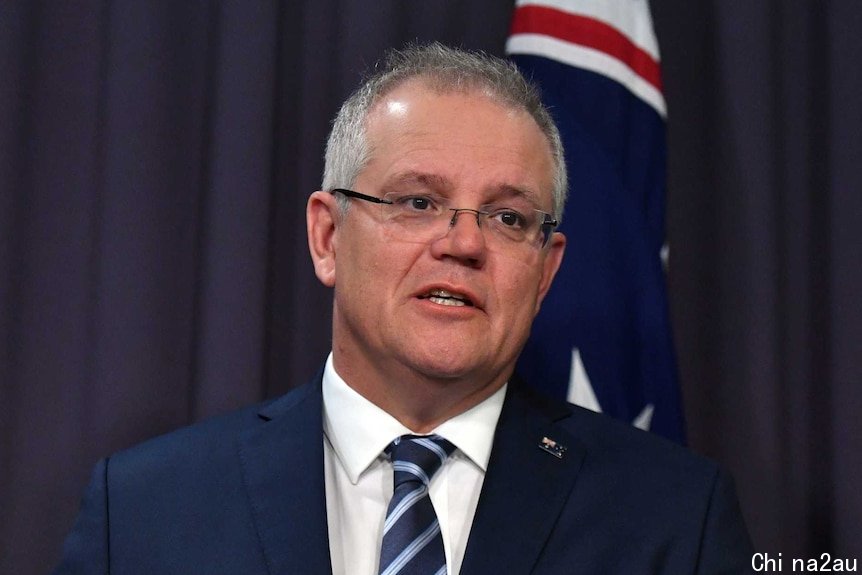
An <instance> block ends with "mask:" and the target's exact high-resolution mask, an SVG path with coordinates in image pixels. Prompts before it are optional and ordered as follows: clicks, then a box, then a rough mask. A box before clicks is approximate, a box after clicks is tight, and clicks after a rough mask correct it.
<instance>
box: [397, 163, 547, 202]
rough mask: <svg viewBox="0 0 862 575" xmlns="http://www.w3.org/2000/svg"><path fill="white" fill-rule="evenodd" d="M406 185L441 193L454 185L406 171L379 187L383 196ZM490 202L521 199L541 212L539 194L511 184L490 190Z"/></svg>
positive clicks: (434, 177)
mask: <svg viewBox="0 0 862 575" xmlns="http://www.w3.org/2000/svg"><path fill="white" fill-rule="evenodd" d="M408 184H419V185H422V186H425V187H427V188H430V189H432V190H434V191H436V192H439V193H442V192H446V191H448V190H451V189H452V188H453V187H454V185H453V184H452V182H450V181H449V179H448V178H446V177H444V176H441V175H438V174H429V173H427V172H417V171H413V170H411V171H408V172H404V173H403V174H399V175H397V176H395V177H394V178H392V179H391V180H389V181H387V182H386V183H385V184H383V186H381V191H382V192H383V193H384V194H385V193H388V192H390V191H398V188H399V187H401V186H404V185H408ZM488 195H489V196H490V199H489V200H488V201H490V202H499V201H501V200H503V201H505V199H506V198H521V199H524V200H525V201H527V202H528V203H529V204H530V205H532V206H533V207H534V208H535V209H537V210H541V205H542V204H541V202H540V201H539V194H537V193H536V192H534V191H533V190H530V189H527V188H521V187H518V186H513V185H511V184H499V185H495V186H493V187H492V188H491V193H490V194H488Z"/></svg>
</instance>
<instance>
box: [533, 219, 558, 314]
mask: <svg viewBox="0 0 862 575" xmlns="http://www.w3.org/2000/svg"><path fill="white" fill-rule="evenodd" d="M545 250H547V251H546V252H545V254H544V258H545V259H544V261H543V262H542V277H541V278H540V279H539V294H538V297H537V298H536V309H535V310H534V311H533V314H534V315H535V314H537V313H539V309H540V308H541V307H542V301H543V300H544V299H545V295H547V293H548V290H549V289H551V282H553V281H554V276H556V275H557V271H559V269H560V264H561V263H562V262H563V254H564V253H565V251H566V236H564V235H563V234H562V233H560V232H554V233H553V234H552V235H551V239H550V240H549V244H548V246H547V247H546V248H545Z"/></svg>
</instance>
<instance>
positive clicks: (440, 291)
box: [429, 289, 467, 299]
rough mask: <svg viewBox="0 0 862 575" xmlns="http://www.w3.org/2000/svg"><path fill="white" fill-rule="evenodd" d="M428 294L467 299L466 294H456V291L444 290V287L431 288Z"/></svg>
mask: <svg viewBox="0 0 862 575" xmlns="http://www.w3.org/2000/svg"><path fill="white" fill-rule="evenodd" d="M429 295H430V296H431V297H435V296H436V297H452V298H455V299H467V296H465V295H462V294H458V293H452V292H450V291H446V290H444V289H432V290H431V292H430V293H429Z"/></svg>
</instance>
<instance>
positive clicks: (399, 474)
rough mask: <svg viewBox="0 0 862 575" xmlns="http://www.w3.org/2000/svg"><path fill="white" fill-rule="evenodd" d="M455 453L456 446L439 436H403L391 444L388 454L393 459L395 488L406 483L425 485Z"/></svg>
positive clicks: (387, 450) (387, 449)
mask: <svg viewBox="0 0 862 575" xmlns="http://www.w3.org/2000/svg"><path fill="white" fill-rule="evenodd" d="M453 451H455V446H454V445H452V444H451V443H450V442H448V441H446V440H445V439H443V438H442V437H440V436H439V435H402V436H401V437H398V438H396V439H395V441H393V442H392V443H390V444H389V446H388V447H387V448H386V453H388V454H389V456H390V457H391V458H392V469H393V470H394V472H395V486H396V487H397V486H398V485H401V484H402V483H404V482H406V481H420V482H422V483H423V484H424V485H426V486H427V485H428V484H429V483H430V482H431V478H432V477H433V476H434V474H435V473H437V470H438V469H440V466H441V465H443V462H444V461H446V458H447V457H449V455H450V454H451V453H452V452H453Z"/></svg>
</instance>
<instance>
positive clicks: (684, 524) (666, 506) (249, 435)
mask: <svg viewBox="0 0 862 575" xmlns="http://www.w3.org/2000/svg"><path fill="white" fill-rule="evenodd" d="M322 429H323V423H322V401H321V391H320V378H319V377H318V378H317V380H316V381H314V382H312V383H311V384H309V385H306V386H304V387H301V388H298V389H296V390H294V391H292V392H291V393H288V394H287V395H285V396H283V397H281V398H280V399H277V400H275V401H272V402H270V403H267V404H264V405H263V406H262V407H261V406H257V407H254V408H249V409H245V410H242V411H239V412H236V413H233V414H230V415H227V416H223V417H218V418H214V419H212V420H210V421H206V422H203V423H201V424H197V425H194V426H192V427H189V428H186V429H182V430H179V431H177V432H174V433H171V434H169V435H166V436H163V437H160V438H157V439H154V440H151V441H148V442H146V443H143V444H141V445H139V446H137V447H135V448H133V449H130V450H128V451H125V452H121V453H119V454H117V455H114V456H112V457H111V458H109V459H107V460H105V461H102V462H100V463H99V464H98V466H97V467H96V470H95V472H94V475H93V479H92V482H91V484H90V486H89V488H88V491H87V494H86V496H85V499H84V502H83V505H82V509H81V512H80V515H79V517H78V519H77V522H76V524H75V527H74V530H73V531H72V533H71V534H70V535H69V537H68V539H67V541H66V546H65V555H64V560H63V563H62V565H61V566H60V567H59V568H58V570H57V573H75V574H97V573H98V574H107V573H113V574H118V575H135V574H142V575H144V574H145V575H155V574H158V575H168V574H183V575H188V574H192V573H206V574H219V573H231V574H242V575H255V574H261V575H262V574H269V575H276V574H317V573H321V574H323V573H330V561H329V543H328V533H327V521H326V500H325V484H324V476H323V437H322ZM546 437H547V438H549V439H552V440H554V441H556V442H557V443H558V444H562V445H564V446H565V447H566V448H567V450H566V451H565V453H564V454H563V456H562V458H558V457H556V456H555V455H553V454H551V453H548V452H547V451H545V450H543V449H541V448H540V447H539V445H540V443H541V442H542V440H543V438H546ZM751 553H752V550H751V544H750V541H749V538H748V534H747V533H746V530H745V526H744V524H743V522H742V519H741V516H740V512H739V508H738V505H737V502H736V496H735V495H734V492H733V488H732V486H731V482H730V481H729V480H728V478H727V477H726V476H725V475H724V474H723V473H722V472H721V470H720V469H719V468H718V467H717V466H716V465H715V464H713V463H711V462H710V461H708V460H705V459H703V458H700V457H698V456H696V455H693V454H692V453H690V452H689V451H687V450H685V449H683V448H681V447H678V446H676V445H673V444H670V443H668V442H666V441H664V440H661V439H659V438H657V437H655V436H653V435H651V434H648V433H645V432H641V431H638V430H635V429H632V428H630V427H629V426H627V425H624V424H621V423H618V422H615V421H613V420H611V419H609V418H607V417H605V416H602V415H599V414H594V413H592V412H589V411H586V410H583V409H580V408H577V407H573V406H571V405H567V404H564V403H558V402H552V401H550V400H546V399H540V398H538V397H536V396H534V395H532V394H531V393H530V392H527V391H526V390H523V389H520V388H519V386H518V385H516V384H513V385H510V388H509V392H508V394H507V397H506V401H505V404H504V407H503V411H502V414H501V416H500V421H499V424H498V427H497V431H496V435H495V439H494V446H493V450H492V453H491V459H490V462H489V464H488V471H487V474H486V477H485V482H484V485H483V488H482V493H481V497H480V500H479V504H478V508H477V510H476V516H475V520H474V522H473V526H472V530H471V532H470V538H469V542H468V544H467V551H466V555H465V558H464V563H463V566H462V569H461V573H463V574H464V575H470V574H480V573H488V574H513V575H514V574H522V573H524V574H526V573H534V574H537V575H538V574H569V573H584V574H592V573H619V574H624V575H636V574H648V573H662V574H694V573H697V574H707V573H710V574H718V573H723V574H724V573H727V574H729V573H750V572H751V568H750V565H751V564H750V561H751Z"/></svg>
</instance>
